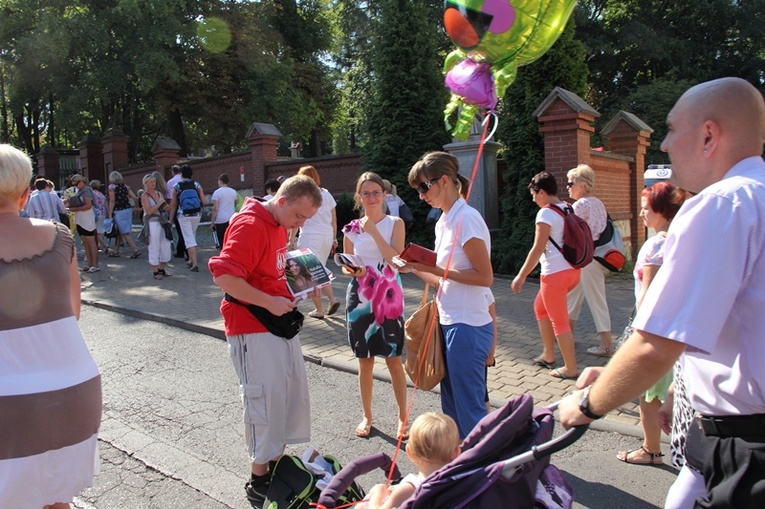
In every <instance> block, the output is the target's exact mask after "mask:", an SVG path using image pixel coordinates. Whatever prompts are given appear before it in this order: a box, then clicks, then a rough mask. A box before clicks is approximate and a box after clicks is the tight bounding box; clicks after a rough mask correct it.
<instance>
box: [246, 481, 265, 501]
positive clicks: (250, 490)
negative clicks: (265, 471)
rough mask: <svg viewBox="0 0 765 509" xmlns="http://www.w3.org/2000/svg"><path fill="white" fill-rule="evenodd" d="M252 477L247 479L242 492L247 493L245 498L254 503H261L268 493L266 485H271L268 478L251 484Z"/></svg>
mask: <svg viewBox="0 0 765 509" xmlns="http://www.w3.org/2000/svg"><path fill="white" fill-rule="evenodd" d="M252 481H253V480H252V479H250V480H249V481H247V483H246V484H245V485H244V492H245V493H246V494H247V500H249V501H250V502H252V503H255V504H262V503H263V502H265V501H266V495H267V494H268V487H269V486H270V485H271V482H270V480H269V481H266V482H264V483H261V484H257V485H254V484H252Z"/></svg>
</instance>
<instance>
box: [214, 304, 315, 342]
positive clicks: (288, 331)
mask: <svg viewBox="0 0 765 509" xmlns="http://www.w3.org/2000/svg"><path fill="white" fill-rule="evenodd" d="M224 298H225V299H226V300H227V301H228V302H232V303H234V304H239V305H240V306H244V307H246V308H247V310H248V311H249V312H250V313H251V314H252V316H254V317H255V318H257V319H258V321H259V322H260V323H262V324H263V326H264V327H265V328H266V329H268V331H269V332H270V333H271V334H273V335H274V336H279V337H280V338H285V339H292V338H294V337H295V336H297V333H298V332H300V329H301V328H302V327H303V319H304V318H305V317H304V316H303V313H301V312H300V311H298V310H297V308H295V309H293V310H292V311H289V312H287V313H285V314H283V315H281V316H276V315H275V314H273V313H271V312H270V311H269V310H267V309H266V308H264V307H260V306H256V305H255V304H245V303H244V302H242V301H240V300H237V299H236V298H234V297H232V296H231V295H229V294H226V296H225V297H224Z"/></svg>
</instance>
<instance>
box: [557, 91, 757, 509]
mask: <svg viewBox="0 0 765 509" xmlns="http://www.w3.org/2000/svg"><path fill="white" fill-rule="evenodd" d="M667 125H668V127H669V132H668V134H667V137H666V138H665V140H664V142H663V143H662V150H664V151H665V152H668V153H669V158H670V160H671V161H672V177H673V183H675V184H676V185H677V186H678V187H680V188H683V189H685V190H687V191H690V192H692V193H698V194H697V196H695V197H693V198H691V199H690V200H687V201H686V202H685V204H684V205H683V207H682V209H681V210H680V212H679V213H678V214H677V216H676V217H675V219H674V221H673V222H672V225H671V226H670V228H669V232H668V236H667V241H666V251H665V259H664V265H663V266H662V268H661V270H659V272H658V273H657V275H656V277H655V279H654V280H653V282H652V284H651V287H650V288H649V290H648V293H647V295H646V296H645V298H644V300H643V303H642V306H641V308H640V311H639V312H638V315H637V316H636V317H635V320H634V321H633V326H634V328H635V332H634V334H633V335H632V337H630V339H629V340H628V341H627V342H626V343H625V344H624V346H622V347H621V348H620V349H619V351H618V352H617V353H616V355H615V356H614V357H613V359H612V360H611V362H610V363H609V365H608V366H607V367H606V369H605V370H604V371H603V373H602V374H601V375H600V377H599V378H598V379H597V381H596V382H595V383H594V384H593V385H592V386H591V388H588V389H585V390H584V391H579V392H577V393H575V394H573V395H572V396H570V397H569V398H566V399H565V400H564V401H563V402H562V403H561V405H560V418H561V423H562V424H563V425H564V426H565V427H570V426H574V425H578V424H584V423H589V422H591V421H592V420H593V419H595V418H598V417H599V416H602V415H603V414H605V413H606V412H608V411H610V410H612V409H614V408H616V407H617V406H619V405H621V404H623V403H625V402H627V401H629V400H631V399H632V398H634V397H635V396H637V395H638V394H639V393H641V392H643V391H645V390H646V389H647V388H649V387H650V386H652V385H653V384H654V383H656V381H657V380H658V379H659V378H661V376H663V375H664V374H665V373H666V372H667V371H669V370H670V369H671V367H672V365H673V364H674V362H675V361H676V360H677V359H678V357H680V359H681V364H682V368H683V373H684V375H683V379H684V381H685V386H686V388H687V391H688V396H689V399H690V401H691V404H692V406H693V408H694V409H695V410H696V411H697V412H698V413H699V414H700V415H701V417H699V418H698V419H697V424H698V426H696V423H695V424H694V425H693V426H691V429H692V432H691V433H692V434H693V435H694V440H691V438H690V437H689V441H688V445H687V449H686V451H687V452H686V460H688V461H692V460H694V458H697V460H695V461H696V466H697V468H699V470H701V471H702V473H703V474H704V480H705V483H706V488H707V496H706V498H702V499H698V500H697V501H696V502H695V506H694V507H703V508H712V507H714V508H720V507H731V508H732V507H735V508H737V509H738V508H745V507H758V508H761V507H765V483H763V479H765V340H763V331H764V330H765V312H764V311H765V161H763V158H762V149H763V140H764V139H765V102H764V101H763V97H762V94H761V93H760V92H759V91H758V90H757V89H756V88H754V87H753V86H752V85H751V84H749V83H747V82H746V81H744V80H742V79H739V78H723V79H718V80H714V81H710V82H706V83H702V84H700V85H697V86H695V87H693V88H691V89H690V90H688V91H687V92H686V93H685V94H683V96H682V97H681V98H680V99H679V100H678V102H677V103H676V104H675V106H674V108H672V111H670V113H669V115H668V117H667ZM681 354H682V357H681ZM699 428H700V429H701V430H702V431H703V432H702V433H698V436H696V433H697V431H698V430H699ZM696 439H697V440H696ZM692 466H693V465H692Z"/></svg>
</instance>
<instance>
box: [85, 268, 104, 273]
mask: <svg viewBox="0 0 765 509" xmlns="http://www.w3.org/2000/svg"><path fill="white" fill-rule="evenodd" d="M99 270H101V269H99V268H98V267H91V268H89V269H88V272H89V273H91V274H93V273H94V272H98V271H99Z"/></svg>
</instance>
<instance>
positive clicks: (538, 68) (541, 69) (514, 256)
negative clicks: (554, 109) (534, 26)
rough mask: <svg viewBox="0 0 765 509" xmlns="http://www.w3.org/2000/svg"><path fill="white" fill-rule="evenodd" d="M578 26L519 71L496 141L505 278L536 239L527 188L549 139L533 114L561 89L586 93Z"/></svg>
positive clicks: (497, 254)
mask: <svg viewBox="0 0 765 509" xmlns="http://www.w3.org/2000/svg"><path fill="white" fill-rule="evenodd" d="M574 25H575V23H574V20H573V19H571V20H569V22H568V24H567V25H566V29H565V30H564V31H563V33H562V34H561V36H560V38H559V39H558V41H557V42H556V43H555V44H554V45H553V47H552V48H550V50H549V51H548V52H547V53H546V54H545V55H544V56H542V57H541V58H540V59H539V60H537V61H536V62H534V63H532V64H529V65H527V66H524V67H521V68H520V69H518V77H517V78H516V80H515V82H514V83H513V84H512V85H510V87H508V89H507V92H506V94H505V97H504V99H503V101H502V102H501V109H500V124H499V128H498V129H497V138H498V139H499V141H501V142H503V143H504V145H505V149H504V159H505V161H506V162H507V171H506V172H505V174H504V179H505V182H506V188H505V192H504V193H503V195H502V196H501V198H500V200H501V206H502V227H501V233H500V235H498V236H497V237H496V238H495V240H494V242H493V243H492V251H493V252H492V261H493V263H494V266H495V270H496V271H497V272H500V273H505V274H513V273H515V272H516V271H517V270H518V269H519V268H520V267H521V265H523V262H524V260H525V259H526V254H527V253H528V251H529V248H531V244H532V242H533V240H534V217H535V215H536V213H537V210H538V208H537V206H536V205H535V204H534V203H533V202H532V201H531V197H530V196H529V190H528V189H527V186H528V183H529V181H530V180H531V177H533V176H534V175H535V174H537V173H539V172H540V171H543V170H544V140H543V138H542V135H541V134H540V132H539V123H538V121H537V119H536V118H535V117H534V116H533V115H532V112H533V111H534V110H535V109H536V108H537V106H539V104H540V103H541V102H542V101H543V100H544V99H545V97H547V95H548V94H549V93H550V92H551V91H552V89H553V88H555V87H556V86H559V87H561V88H564V89H566V90H569V91H571V92H574V93H575V94H578V95H583V94H584V91H585V89H586V84H587V66H586V65H585V63H584V47H583V46H582V44H581V43H580V42H579V41H577V40H576V39H574Z"/></svg>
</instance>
